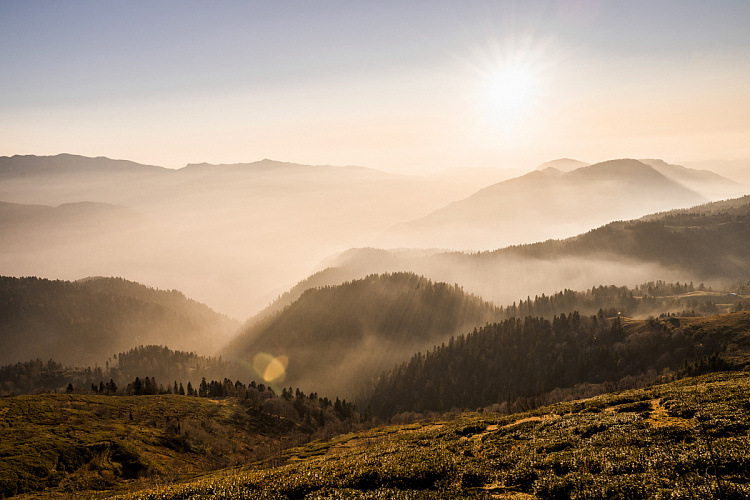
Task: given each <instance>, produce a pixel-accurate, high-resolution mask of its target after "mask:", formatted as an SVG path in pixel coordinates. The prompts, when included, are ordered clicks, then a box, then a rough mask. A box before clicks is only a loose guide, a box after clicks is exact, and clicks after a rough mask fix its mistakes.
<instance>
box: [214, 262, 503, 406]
mask: <svg viewBox="0 0 750 500" xmlns="http://www.w3.org/2000/svg"><path fill="white" fill-rule="evenodd" d="M497 318H498V316H497V310H496V308H495V307H494V306H493V305H491V304H488V303H486V302H484V301H483V300H481V299H480V298H478V297H476V296H472V295H469V294H467V293H465V292H464V291H463V290H462V289H460V288H458V287H455V286H453V285H447V284H445V283H433V282H431V281H428V280H427V279H424V278H421V277H419V276H416V275H414V274H408V273H396V274H388V275H381V276H368V277H366V278H364V279H361V280H356V281H352V282H347V283H344V284H342V285H339V286H330V287H323V288H315V289H309V290H307V291H306V292H304V293H303V294H302V295H301V297H300V298H299V299H298V300H296V301H295V302H294V303H292V304H291V305H290V306H288V307H286V308H285V309H283V310H282V311H281V312H278V313H275V314H273V315H271V316H269V317H267V318H265V319H263V320H261V321H259V322H258V323H256V324H254V325H252V326H250V328H249V329H248V330H247V331H245V332H244V333H243V334H241V335H240V336H239V337H238V338H237V339H235V340H234V341H233V342H232V343H231V344H230V345H229V347H227V348H226V349H224V356H225V357H228V358H232V359H235V360H239V361H241V362H244V363H247V364H253V363H254V364H255V365H256V369H258V370H259V375H261V376H265V377H266V378H267V379H269V381H271V382H273V383H274V384H276V385H280V386H292V387H300V388H303V389H305V390H315V391H317V392H320V393H321V394H336V395H343V396H345V397H352V396H353V395H356V394H357V393H358V392H359V391H360V389H361V387H363V385H366V384H367V383H368V382H369V381H370V379H371V378H372V377H375V376H376V375H377V374H378V373H380V372H381V371H382V370H384V369H387V368H389V367H390V366H392V364H393V363H396V362H399V361H403V360H405V359H406V358H408V356H410V355H411V353H413V352H416V351H419V350H425V349H426V348H429V347H432V346H433V345H434V344H435V343H440V342H442V341H444V340H446V339H447V338H448V337H450V336H451V335H454V334H457V333H459V332H462V331H464V330H466V329H467V328H473V327H475V326H477V325H483V324H485V323H486V322H488V321H493V320H495V319H497ZM259 355H261V356H269V355H270V356H272V357H274V358H276V359H277V360H279V362H280V363H281V364H282V365H283V366H285V371H283V372H282V371H279V368H278V364H273V365H268V362H266V361H263V358H257V359H256V357H257V356H259ZM268 366H270V368H268ZM266 370H268V371H266ZM277 377H278V379H277Z"/></svg>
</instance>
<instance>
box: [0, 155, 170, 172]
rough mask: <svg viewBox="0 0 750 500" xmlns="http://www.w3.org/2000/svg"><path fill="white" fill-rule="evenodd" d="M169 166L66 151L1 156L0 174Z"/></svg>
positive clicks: (141, 169) (158, 169)
mask: <svg viewBox="0 0 750 500" xmlns="http://www.w3.org/2000/svg"><path fill="white" fill-rule="evenodd" d="M170 171H171V169H168V168H164V167H158V166H155V165H144V164H141V163H136V162H133V161H130V160H113V159H111V158H107V157H105V156H98V157H96V158H91V157H88V156H80V155H74V154H69V153H62V154H58V155H55V156H36V155H14V156H0V178H4V177H5V178H7V177H17V176H19V177H27V176H35V175H42V174H44V175H48V174H54V175H66V174H73V173H75V174H80V173H87V174H105V173H106V174H114V173H119V174H124V173H126V174H139V175H141V174H163V173H168V172H170Z"/></svg>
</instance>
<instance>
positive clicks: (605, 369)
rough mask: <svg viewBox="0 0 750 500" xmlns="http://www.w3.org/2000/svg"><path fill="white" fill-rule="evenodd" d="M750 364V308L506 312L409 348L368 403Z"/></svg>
mask: <svg viewBox="0 0 750 500" xmlns="http://www.w3.org/2000/svg"><path fill="white" fill-rule="evenodd" d="M748 364H750V312H737V313H730V314H724V315H717V316H709V317H704V318H674V317H670V318H665V319H662V320H659V319H652V320H640V321H638V320H629V319H627V318H621V317H615V318H609V319H607V318H605V317H603V316H581V315H579V314H578V313H577V312H574V313H571V314H569V315H560V316H559V317H555V318H553V319H552V320H551V321H550V320H545V319H542V318H533V317H526V318H524V319H516V318H513V319H510V320H506V321H503V322H500V323H496V324H492V325H487V326H485V327H482V328H479V329H475V330H474V331H473V332H471V333H469V334H467V335H460V336H458V337H456V338H451V339H450V340H449V341H448V342H447V343H446V344H442V345H441V346H439V347H437V348H435V349H432V350H430V351H428V352H427V353H426V354H421V353H419V354H416V355H414V356H413V357H412V359H411V360H410V361H409V362H408V363H403V364H401V365H400V366H398V367H396V368H394V369H392V370H390V371H389V372H387V373H384V374H383V375H382V376H381V377H380V379H379V381H378V384H377V386H376V387H375V389H374V391H373V394H372V397H371V398H370V401H369V404H370V405H371V408H372V410H373V412H374V413H375V414H376V415H381V416H388V415H393V414H395V413H400V412H405V411H417V412H421V411H447V410H450V409H451V408H478V407H484V406H487V405H490V404H493V403H498V402H507V403H511V402H513V401H514V400H516V399H518V398H523V397H531V396H539V395H542V394H544V393H547V392H549V391H552V390H554V389H566V388H571V387H573V386H574V385H576V384H601V383H605V382H610V383H617V382H619V381H620V380H621V379H623V378H624V377H639V376H643V375H646V374H648V373H651V374H653V375H656V374H660V373H663V372H664V371H665V370H668V371H670V372H680V371H682V373H683V374H685V373H687V374H690V373H694V372H700V371H703V370H706V371H708V370H711V371H716V370H718V369H726V368H730V367H731V368H734V369H742V368H743V367H745V366H748ZM653 375H652V377H653Z"/></svg>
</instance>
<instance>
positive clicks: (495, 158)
mask: <svg viewBox="0 0 750 500" xmlns="http://www.w3.org/2000/svg"><path fill="white" fill-rule="evenodd" d="M0 68H1V70H0V71H1V73H0V75H1V78H0V155H14V154H39V155H46V154H56V153H61V152H69V153H76V154H83V155H88V156H99V155H103V156H109V157H113V158H126V159H131V160H135V161H139V162H142V163H149V164H157V165H163V166H167V167H181V166H184V165H185V164H186V163H188V162H202V161H206V162H211V163H222V162H224V163H234V162H241V161H254V160H259V159H262V158H265V157H268V158H274V159H278V160H285V161H295V162H300V163H314V164H322V163H328V164H337V165H346V164H356V165H363V166H369V167H374V168H381V169H386V170H394V171H417V170H430V169H443V168H451V167H473V166H476V167H528V168H531V167H534V166H536V165H537V164H539V163H542V162H544V161H547V160H551V159H554V158H559V157H571V158H576V159H580V160H583V161H589V162H594V161H600V160H605V159H610V158H621V157H635V158H644V157H659V158H664V159H666V160H669V161H672V162H680V161H688V160H704V159H742V158H750V1H748V0H738V1H716V0H714V1H710V2H709V1H705V0H701V1H691V0H674V1H655V0H647V1H635V0H629V1H615V0H612V1H597V0H559V1H544V2H534V1H528V0H524V1H516V2H514V1H467V0H462V1H451V2H447V1H437V0H430V1H412V0H409V1H404V0H397V1H391V0H376V1H372V2H370V1H353V0H342V1H315V0H304V1H285V0H278V1H271V0H267V1H242V2H230V1H221V2H208V1H205V2H190V1H185V0H179V1H166V0H160V1H127V2H123V1H102V0H92V1H76V0H67V1H29V0H18V1H15V0H0Z"/></svg>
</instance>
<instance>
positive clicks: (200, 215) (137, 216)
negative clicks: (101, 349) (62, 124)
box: [0, 154, 506, 318]
mask: <svg viewBox="0 0 750 500" xmlns="http://www.w3.org/2000/svg"><path fill="white" fill-rule="evenodd" d="M504 175H506V174H504V173H503V171H501V170H497V171H492V172H490V171H483V172H478V171H473V170H472V175H468V176H460V175H458V174H456V173H443V174H440V175H435V176H429V177H425V176H406V175H396V174H390V173H386V172H382V171H377V170H373V169H367V168H361V167H334V166H325V165H318V166H316V165H298V164H293V163H287V162H279V161H274V160H268V159H266V160H261V161H258V162H253V163H242V164H232V165H210V164H194V165H188V166H187V167H185V168H182V169H179V170H171V169H166V168H162V167H155V166H149V165H139V164H137V163H133V162H127V161H120V160H110V159H107V158H86V157H81V156H76V155H67V154H65V155H58V156H52V157H36V156H14V157H0V179H1V180H2V182H0V201H2V202H5V203H12V204H15V205H13V208H14V210H16V211H17V212H18V214H20V215H23V217H21V216H20V215H19V217H20V218H11V217H8V216H7V212H8V211H9V207H7V206H6V207H4V211H5V213H3V214H2V215H3V217H2V222H0V224H3V230H4V231H5V232H6V234H8V235H10V236H9V237H7V238H2V239H0V263H2V268H1V272H2V273H4V274H7V275H15V276H27V275H35V276H45V277H49V278H55V279H66V280H76V279H79V278H81V277H85V276H91V275H116V276H122V277H125V278H128V279H132V280H135V281H138V282H144V283H149V284H151V285H152V286H158V287H160V288H168V289H172V288H176V289H179V290H182V291H184V292H185V293H187V294H189V295H190V296H191V297H195V298H196V299H198V300H200V301H202V302H206V303H210V304H212V306H213V307H215V308H216V309H218V310H220V311H222V312H225V313H228V314H231V315H233V316H235V317H238V318H246V317H248V316H249V315H251V314H252V313H254V312H256V311H257V310H259V309H260V308H262V307H263V306H265V305H267V304H268V303H269V302H270V301H271V300H272V299H273V298H274V297H275V296H276V295H277V294H278V293H281V292H283V291H284V290H286V289H288V288H289V287H290V286H292V285H293V284H294V283H296V282H297V281H299V280H300V279H302V278H304V277H305V276H307V275H308V274H309V273H310V270H311V269H313V268H314V267H315V265H316V264H317V263H318V262H320V261H321V260H323V259H324V258H325V257H326V256H328V255H330V254H332V253H334V252H337V251H340V250H341V249H343V248H349V247H352V246H361V245H363V244H367V243H368V242H369V240H370V239H371V238H372V237H373V236H374V235H377V234H378V233H380V232H382V231H385V230H386V229H387V228H388V227H390V226H392V225H393V224H396V223H397V222H400V221H402V220H404V219H405V218H406V219H410V218H415V217H421V216H424V215H426V214H427V213H429V212H430V211H431V210H434V209H436V208H439V207H440V206H441V205H443V204H444V203H445V202H446V200H451V199H456V198H458V197H464V196H467V195H469V194H471V193H472V192H474V191H476V190H477V189H479V188H481V187H483V186H485V185H486V184H487V183H491V182H497V180H498V179H502V178H503V176H504ZM82 202H86V203H97V204H99V205H88V209H90V210H92V209H94V208H95V207H99V208H100V209H101V210H100V212H101V213H100V214H99V215H98V216H97V217H98V218H99V220H98V221H97V223H96V224H93V225H92V224H90V223H89V220H88V217H89V215H86V214H82V213H80V212H73V211H70V210H66V209H58V207H59V206H61V205H65V206H67V205H68V204H77V203H82ZM19 205H34V207H27V208H28V209H24V208H23V207H21V206H19ZM36 206H46V207H47V209H46V214H45V216H44V217H42V215H40V214H37V215H33V214H32V213H31V212H34V211H38V210H39V209H38V208H37V207H36ZM112 206H116V207H120V208H119V209H117V210H119V211H120V212H123V211H127V213H128V214H129V215H128V218H127V220H125V219H123V217H121V214H120V215H117V214H114V212H115V211H117V210H116V209H114V208H112ZM79 207H83V205H79ZM53 209H54V210H53ZM123 209H127V210H123ZM24 211H25V212H24ZM32 215H33V216H32ZM63 215H65V217H63ZM51 226H54V228H55V229H54V231H53V232H52V233H51V234H50V233H49V229H50V227H51ZM82 226H84V227H85V226H89V227H90V228H91V229H90V230H89V231H88V232H84V233H83V234H81V233H79V232H77V231H76V230H69V228H73V229H75V228H78V227H82ZM66 235H68V237H66Z"/></svg>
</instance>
